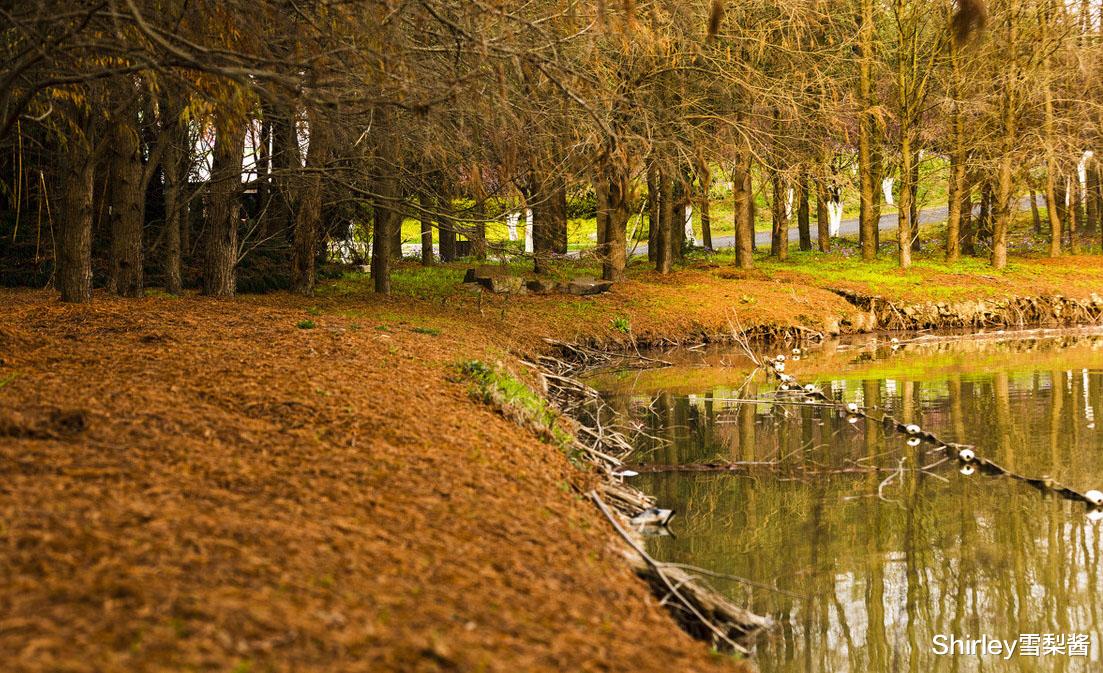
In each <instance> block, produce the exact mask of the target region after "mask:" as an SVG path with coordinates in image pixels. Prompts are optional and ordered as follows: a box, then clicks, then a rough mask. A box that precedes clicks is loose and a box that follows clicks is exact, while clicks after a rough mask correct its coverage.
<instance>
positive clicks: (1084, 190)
mask: <svg viewBox="0 0 1103 673" xmlns="http://www.w3.org/2000/svg"><path fill="white" fill-rule="evenodd" d="M1094 156H1095V152H1092V151H1091V150H1085V152H1084V154H1083V155H1081V156H1080V161H1079V162H1078V163H1077V164H1076V177H1077V178H1079V181H1080V202H1081V203H1085V202H1086V201H1087V200H1088V162H1089V161H1091V160H1092V157H1094Z"/></svg>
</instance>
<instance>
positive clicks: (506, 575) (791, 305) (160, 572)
mask: <svg viewBox="0 0 1103 673" xmlns="http://www.w3.org/2000/svg"><path fill="white" fill-rule="evenodd" d="M457 273H459V271H457ZM635 278H636V280H635V281H633V282H629V283H625V284H623V285H620V286H618V287H617V288H615V290H614V292H613V293H611V294H610V295H608V296H602V297H597V298H583V299H578V298H566V297H523V298H517V299H514V300H505V299H502V298H500V297H480V296H478V295H476V294H473V293H471V292H469V291H467V290H463V289H455V290H451V289H448V290H446V291H444V292H437V293H433V292H430V293H428V294H427V295H425V296H426V298H424V299H415V298H411V297H410V296H405V297H403V296H399V297H391V298H379V297H375V296H373V295H371V294H370V293H366V292H363V291H362V288H359V287H358V286H356V285H355V284H352V285H349V284H345V285H343V286H340V287H339V288H337V289H332V288H331V289H330V290H329V291H327V292H325V293H323V294H324V296H322V297H319V298H315V299H302V298H297V297H290V296H287V295H272V296H266V297H243V298H241V299H239V300H237V301H233V302H225V301H216V300H208V299H203V298H198V297H186V298H182V299H172V298H167V297H151V298H147V299H142V300H118V299H111V298H108V297H106V296H102V295H97V296H96V298H95V301H94V303H93V304H91V305H90V306H66V305H61V304H58V303H57V302H56V301H55V299H54V296H53V295H52V294H51V293H50V292H45V291H12V290H0V359H2V360H3V363H2V364H0V660H2V661H3V666H2V667H0V668H3V670H5V671H8V670H10V671H90V672H91V671H96V672H100V671H104V672H110V671H120V672H121V671H126V672H128V673H133V672H135V671H160V670H165V671H169V670H171V671H179V670H203V671H208V670H209V671H240V672H244V671H269V670H272V671H327V672H330V671H396V672H397V671H402V672H406V671H450V670H457V671H502V672H510V673H512V672H515V671H642V672H647V671H656V672H663V673H666V672H668V671H670V670H678V671H710V670H732V669H733V668H734V667H735V664H733V663H732V662H731V660H727V659H722V658H717V657H714V656H712V655H710V654H708V653H707V651H706V648H705V647H704V646H703V645H702V644H700V643H698V642H695V641H692V640H691V639H690V638H689V637H688V636H685V635H684V634H682V633H681V632H680V631H678V630H677V629H676V628H674V627H673V623H672V621H671V620H670V619H669V618H668V616H667V615H666V614H665V613H664V612H663V610H662V608H660V607H659V606H658V605H657V603H656V601H655V600H654V599H653V598H652V597H651V596H650V595H649V593H648V591H647V589H646V588H645V587H644V585H643V584H642V583H641V582H639V581H637V580H636V579H635V578H634V577H633V576H632V575H631V574H630V573H629V571H628V570H626V569H625V567H624V566H623V565H622V563H621V562H620V561H619V560H618V558H617V557H616V555H615V553H614V552H613V551H612V549H611V546H610V543H611V542H612V541H613V534H612V533H611V532H610V531H609V529H608V527H607V526H606V525H605V522H604V520H603V519H602V518H601V517H600V515H599V514H598V513H597V512H596V511H594V509H593V508H592V507H591V506H590V505H589V504H588V503H587V502H586V501H584V500H583V499H581V498H580V497H579V496H578V495H577V491H576V490H574V489H572V488H571V487H570V485H571V484H584V483H585V481H586V479H587V478H588V477H587V476H586V475H584V474H581V473H580V472H578V471H577V470H575V469H574V468H572V467H571V466H570V464H569V463H568V462H567V460H566V459H565V457H564V456H563V455H561V454H560V453H559V451H558V450H557V449H555V448H553V447H551V446H549V445H547V444H544V443H542V442H540V441H539V440H537V439H536V438H534V437H533V436H532V435H531V434H529V433H527V432H525V431H523V430H521V429H519V428H518V427H516V426H515V425H513V424H511V423H509V422H508V421H506V420H505V419H504V418H502V417H501V416H499V415H497V414H495V413H494V412H493V411H492V410H491V409H489V408H488V407H486V406H484V405H482V404H481V403H478V402H476V401H474V400H473V399H472V398H471V396H470V394H469V390H468V384H467V383H465V382H464V381H462V380H460V378H459V377H458V376H457V364H458V363H459V362H461V361H463V360H468V359H472V358H479V359H483V360H486V361H490V362H495V361H497V362H501V363H502V364H503V365H504V366H505V367H507V368H510V369H513V370H514V371H517V372H518V373H519V374H520V373H521V372H522V371H523V368H522V367H520V365H519V364H518V363H517V362H516V360H515V359H514V357H515V356H516V355H518V354H526V353H530V352H531V351H533V350H536V349H539V348H541V347H542V341H541V340H540V338H541V337H543V336H555V337H558V338H562V339H568V340H577V339H595V340H597V341H615V340H619V341H623V340H625V339H627V336H626V335H625V334H623V333H622V332H620V331H618V330H616V329H615V328H614V327H613V324H612V321H613V319H614V318H626V319H627V320H628V321H629V324H630V325H631V330H632V332H633V333H634V334H635V335H637V336H639V337H642V338H657V337H662V336H669V337H683V336H689V335H694V334H700V333H717V332H721V331H724V330H726V329H728V325H729V320H730V319H731V317H732V315H733V312H734V313H738V315H739V320H740V321H741V322H742V323H743V324H744V325H751V324H763V323H778V324H791V323H799V324H805V323H811V324H812V326H816V325H815V324H814V323H816V322H817V321H819V322H820V323H822V321H823V320H824V318H825V317H827V316H830V315H840V314H842V313H845V312H847V311H848V310H849V308H848V306H847V305H846V304H845V302H843V300H842V299H840V298H839V297H837V296H836V295H834V294H832V293H831V292H829V291H827V290H824V289H822V288H820V287H816V286H815V285H814V284H791V283H785V282H781V280H780V279H779V278H777V277H774V276H772V275H771V274H770V273H765V272H753V273H750V274H740V273H733V272H731V271H730V270H729V269H728V268H726V267H709V266H702V267H701V268H697V269H691V270H687V271H683V272H680V273H678V274H675V275H674V276H672V277H669V278H663V279H659V278H657V277H654V276H652V275H651V274H637V275H635ZM644 280H645V281H647V282H646V283H645V282H640V281H644ZM303 320H311V321H313V322H314V323H315V327H314V328H313V329H300V328H298V327H297V326H296V325H297V324H298V323H299V322H300V321H303ZM415 328H422V329H423V331H429V332H431V333H419V332H417V331H415ZM435 330H439V334H436V333H432V332H434V331H435Z"/></svg>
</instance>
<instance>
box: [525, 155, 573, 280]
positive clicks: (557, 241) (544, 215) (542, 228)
mask: <svg viewBox="0 0 1103 673" xmlns="http://www.w3.org/2000/svg"><path fill="white" fill-rule="evenodd" d="M533 182H534V184H533V185H532V202H531V203H532V250H533V269H534V271H535V272H536V273H546V272H547V270H548V262H549V260H550V259H551V256H552V255H553V254H554V253H556V252H558V251H559V250H560V248H561V244H562V245H563V246H565V244H566V217H567V212H566V187H565V186H563V183H562V179H561V178H559V177H557V176H553V175H539V176H538V177H536V178H535V179H534V181H533Z"/></svg>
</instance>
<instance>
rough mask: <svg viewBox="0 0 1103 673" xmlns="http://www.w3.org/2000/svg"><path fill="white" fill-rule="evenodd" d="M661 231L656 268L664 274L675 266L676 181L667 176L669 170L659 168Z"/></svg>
mask: <svg viewBox="0 0 1103 673" xmlns="http://www.w3.org/2000/svg"><path fill="white" fill-rule="evenodd" d="M659 202H660V205H661V207H660V209H659V211H660V212H659V231H658V235H657V237H656V238H657V241H656V242H657V243H658V250H656V251H655V270H656V271H658V272H659V273H662V274H667V273H670V271H671V269H672V268H673V266H674V250H673V246H674V232H673V227H674V181H673V180H671V179H670V178H668V177H667V171H666V170H664V169H659Z"/></svg>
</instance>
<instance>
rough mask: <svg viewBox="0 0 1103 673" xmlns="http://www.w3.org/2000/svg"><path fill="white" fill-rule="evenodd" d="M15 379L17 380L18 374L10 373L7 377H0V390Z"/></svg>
mask: <svg viewBox="0 0 1103 673" xmlns="http://www.w3.org/2000/svg"><path fill="white" fill-rule="evenodd" d="M17 378H19V372H12V373H11V374H8V375H7V376H3V377H0V388H3V387H4V386H7V385H10V384H11V383H13V382H14V381H15V380H16V379H17Z"/></svg>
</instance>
